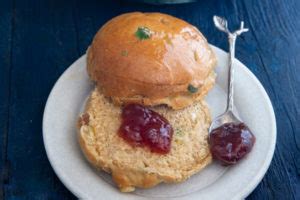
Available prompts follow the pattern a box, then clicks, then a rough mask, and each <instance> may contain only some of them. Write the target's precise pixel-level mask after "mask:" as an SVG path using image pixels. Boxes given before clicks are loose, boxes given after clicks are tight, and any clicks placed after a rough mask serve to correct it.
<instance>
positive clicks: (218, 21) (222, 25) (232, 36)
mask: <svg viewBox="0 0 300 200" xmlns="http://www.w3.org/2000/svg"><path fill="white" fill-rule="evenodd" d="M213 19H214V24H215V26H216V27H217V29H219V30H220V31H222V32H225V33H226V34H227V35H228V41H229V59H228V67H229V74H228V96H227V108H226V111H225V112H227V111H232V108H233V81H234V76H233V74H234V67H233V64H234V58H235V41H236V38H237V36H239V35H241V34H242V33H244V32H247V31H248V30H249V29H247V28H244V22H243V21H242V22H241V26H240V28H239V29H238V30H236V31H234V32H233V33H232V32H230V31H229V30H228V27H227V20H226V19H224V18H222V17H218V16H214V18H213Z"/></svg>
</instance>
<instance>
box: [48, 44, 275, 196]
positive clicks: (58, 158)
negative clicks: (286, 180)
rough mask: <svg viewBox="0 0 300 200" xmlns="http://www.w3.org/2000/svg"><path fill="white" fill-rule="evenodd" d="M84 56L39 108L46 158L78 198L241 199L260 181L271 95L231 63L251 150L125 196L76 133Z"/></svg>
mask: <svg viewBox="0 0 300 200" xmlns="http://www.w3.org/2000/svg"><path fill="white" fill-rule="evenodd" d="M212 48H213V50H214V51H215V53H216V55H217V58H218V66H217V68H216V72H217V75H218V77H217V84H216V86H215V87H214V89H213V90H212V91H211V92H210V93H209V95H208V96H207V98H206V99H207V102H208V104H209V106H210V109H211V112H212V115H213V117H215V116H217V115H219V114H221V113H222V112H224V109H225V104H226V93H225V91H226V88H227V70H228V68H227V66H226V63H227V53H225V52H224V51H222V50H221V49H219V48H216V47H212ZM85 61H86V56H85V55H84V56H82V57H81V58H79V59H78V60H77V61H76V62H75V63H73V64H72V65H71V66H70V67H69V68H68V69H67V70H66V71H65V72H64V73H63V75H62V76H61V77H60V78H59V80H58V81H57V82H56V84H55V86H54V88H53V89H52V91H51V93H50V95H49V98H48V101H47V104H46V108H45V112H44V119H43V137H44V144H45V148H46V152H47V155H48V158H49V161H50V163H51V165H52V167H53V169H54V171H55V172H56V174H57V175H58V177H59V178H60V180H61V181H62V182H63V183H64V185H65V186H66V187H67V188H68V189H69V190H70V191H71V192H73V193H74V194H75V195H76V196H77V197H78V198H80V199H105V200H110V199H119V200H123V199H124V200H133V199H134V200H136V199H155V198H159V199H162V198H163V199H169V198H176V199H202V200H204V199H209V200H214V199H224V200H225V199H242V198H245V197H246V196H247V195H248V194H249V193H250V192H251V191H253V190H254V188H255V187H256V186H257V185H258V183H259V182H260V181H261V179H262V177H263V176H264V174H265V173H266V171H267V169H268V167H269V165H270V162H271V159H272V156H273V153H274V148H275V142H276V122H275V116H274V111H273V108H272V105H271V102H270V99H269V97H268V95H267V93H266V92H265V90H264V88H263V87H262V85H261V84H260V82H259V81H258V80H257V79H256V77H255V76H254V75H253V74H252V73H251V72H250V71H249V70H248V69H247V68H246V67H245V66H244V65H243V64H242V63H241V62H239V61H238V60H236V61H235V85H234V87H235V88H234V90H235V96H234V99H235V105H236V108H237V110H238V111H239V115H240V117H241V118H242V119H243V120H244V121H245V122H246V124H248V126H249V127H250V129H251V130H252V131H253V133H254V134H255V136H256V143H255V146H254V148H253V150H252V152H251V153H250V154H249V155H248V156H247V157H246V158H245V159H244V160H242V161H241V162H239V163H238V164H237V165H235V166H232V167H223V166H220V165H219V164H218V163H213V164H211V165H209V166H208V167H207V168H205V169H204V170H203V171H201V172H199V173H198V174H196V175H194V176H192V177H191V178H190V179H189V180H187V181H186V182H183V183H180V184H160V185H158V186H157V187H154V188H152V189H138V190H136V191H135V192H133V193H130V194H124V193H121V192H119V191H118V189H117V188H116V186H115V185H114V183H113V182H112V180H111V178H110V176H109V175H108V174H106V173H104V172H98V171H96V170H94V169H93V168H92V167H91V166H90V165H89V164H88V163H87V161H86V160H85V158H84V156H83V154H82V153H81V150H80V148H79V145H78V143H77V137H76V134H77V132H76V128H75V127H76V126H75V124H76V121H77V117H78V115H79V113H80V111H81V109H82V107H83V105H84V102H85V99H86V98H87V96H88V95H89V93H90V92H91V90H92V89H93V87H94V86H93V85H92V83H91V82H90V81H89V78H88V75H87V73H86V64H85Z"/></svg>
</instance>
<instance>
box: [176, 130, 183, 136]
mask: <svg viewBox="0 0 300 200" xmlns="http://www.w3.org/2000/svg"><path fill="white" fill-rule="evenodd" d="M175 134H176V135H177V136H183V132H182V130H181V129H179V128H176V129H175Z"/></svg>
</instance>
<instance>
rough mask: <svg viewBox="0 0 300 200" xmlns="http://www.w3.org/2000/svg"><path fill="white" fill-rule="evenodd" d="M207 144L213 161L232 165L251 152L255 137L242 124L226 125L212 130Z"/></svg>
mask: <svg viewBox="0 0 300 200" xmlns="http://www.w3.org/2000/svg"><path fill="white" fill-rule="evenodd" d="M209 143H210V150H211V152H212V155H213V157H214V158H215V159H217V160H219V161H221V163H222V164H224V165H232V164H235V163H236V162H237V161H239V160H240V159H242V158H244V157H245V156H246V155H247V154H248V153H249V152H250V151H251V149H252V147H253V145H254V143H255V136H254V135H253V134H252V132H251V131H250V129H249V128H248V127H247V126H246V125H245V124H244V123H226V124H223V125H222V126H220V127H218V128H216V129H214V130H212V132H211V133H210V136H209Z"/></svg>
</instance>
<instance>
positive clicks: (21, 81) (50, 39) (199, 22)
mask: <svg viewBox="0 0 300 200" xmlns="http://www.w3.org/2000/svg"><path fill="white" fill-rule="evenodd" d="M299 10H300V1H299V0H260V1H259V0H199V1H198V2H197V3H190V4H182V5H163V6H153V5H146V4H137V3H128V2H126V1H116V0H105V1H100V0H85V1H80V0H74V1H71V0H70V1H60V0H44V1H36V0H14V1H8V0H4V1H0V155H1V157H0V172H1V182H0V184H1V185H0V186H1V188H0V199H8V200H14V199H75V196H73V195H72V194H71V193H70V192H69V191H68V190H67V189H66V188H65V187H64V186H63V184H62V183H61V182H60V181H59V179H58V178H57V176H56V175H55V173H54V172H53V170H52V168H51V166H50V163H49V161H48V159H47V156H46V153H45V150H44V146H43V140H42V115H43V109H44V106H45V103H46V100H47V97H48V95H49V92H50V90H51V88H52V87H53V85H54V83H55V82H56V80H57V79H58V77H59V76H60V75H61V74H62V73H63V71H64V70H65V69H66V68H67V67H68V66H69V65H70V64H72V62H74V61H75V60H76V59H77V58H78V57H79V56H80V55H82V54H84V53H85V50H86V48H87V47H88V45H89V44H90V42H91V39H92V37H93V35H94V34H95V33H96V31H97V30H98V29H99V27H101V25H103V24H104V23H105V22H106V21H107V20H109V19H110V18H112V17H114V16H116V15H118V14H121V13H124V12H130V11H145V12H154V11H156V12H164V13H168V14H172V15H175V16H177V17H179V18H182V19H184V20H186V21H188V22H190V23H192V24H194V25H195V26H197V27H198V28H199V29H200V30H201V31H202V32H203V34H204V35H205V36H206V37H207V39H208V41H209V42H210V43H212V44H214V45H216V46H218V47H220V48H222V49H224V50H226V51H227V40H226V36H225V34H222V33H220V32H218V31H216V29H215V28H214V27H213V23H212V16H213V15H215V14H216V15H221V16H225V17H226V18H227V19H228V20H229V24H231V25H237V24H238V23H239V21H241V20H244V21H245V24H246V26H248V27H249V28H250V32H249V33H246V34H244V35H243V36H242V37H241V39H240V40H241V41H240V42H238V46H237V53H236V56H237V58H238V59H239V60H241V61H242V62H243V63H244V64H245V65H246V66H247V67H248V68H249V69H250V70H251V71H252V72H253V73H254V74H255V75H256V76H257V77H258V79H259V80H260V81H261V83H262V84H263V86H264V87H265V89H266V91H267V92H268V94H269V96H270V98H271V101H272V103H273V106H274V110H275V114H276V119H277V128H278V132H277V134H278V136H277V145H276V151H275V154H274V158H273V161H272V163H271V166H270V168H269V170H268V172H267V174H266V175H265V177H264V178H263V180H262V181H261V183H260V184H259V185H258V187H257V188H256V189H255V190H254V191H253V193H252V194H251V195H250V196H249V197H248V198H247V199H249V200H250V199H251V200H252V199H255V200H256V199H280V200H281V199H288V200H289V199H300V122H299V121H300V106H299V104H300V11H299ZM232 28H234V27H232ZM248 98H251V96H250V97H248ZM245 173H247V172H245Z"/></svg>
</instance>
